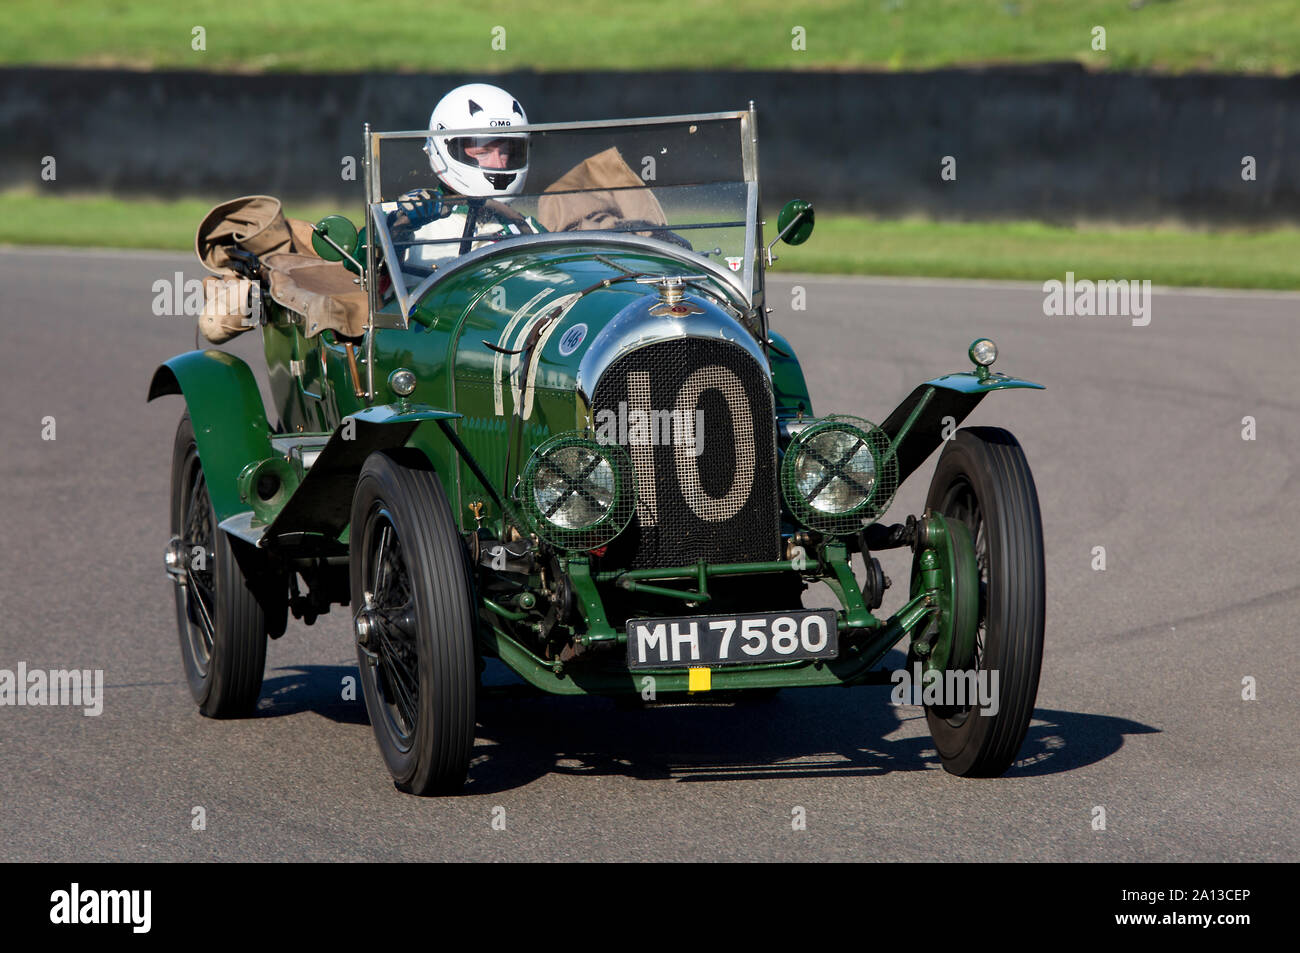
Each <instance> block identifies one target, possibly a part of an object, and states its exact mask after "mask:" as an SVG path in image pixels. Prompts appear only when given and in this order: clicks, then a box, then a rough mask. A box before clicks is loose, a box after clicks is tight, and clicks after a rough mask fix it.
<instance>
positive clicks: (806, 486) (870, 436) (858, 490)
mask: <svg viewBox="0 0 1300 953" xmlns="http://www.w3.org/2000/svg"><path fill="white" fill-rule="evenodd" d="M897 486H898V464H897V462H896V460H895V459H894V457H893V455H892V454H890V453H889V438H888V437H887V436H886V435H885V434H884V432H883V431H882V430H880V428H879V427H876V426H875V425H874V424H871V423H868V422H867V421H865V420H863V421H858V420H855V419H854V418H846V417H827V418H824V419H822V420H819V421H817V422H816V423H814V424H812V425H811V426H809V427H807V428H805V429H804V430H802V431H801V432H800V433H799V434H797V435H796V436H795V437H794V438H793V439H792V440H791V441H790V444H789V446H788V447H787V448H786V452H785V459H784V460H783V461H782V464H781V489H782V492H783V494H784V496H785V501H786V506H787V507H788V508H789V510H790V512H791V514H792V515H793V516H794V517H795V519H797V520H798V521H799V522H800V523H802V524H804V525H805V526H807V527H809V528H810V529H816V530H820V531H822V532H827V533H830V534H832V535H836V534H843V533H849V532H853V531H855V530H857V529H859V528H860V527H862V526H863V525H864V524H865V523H868V522H871V521H872V520H874V519H875V518H876V517H877V516H879V515H880V513H882V512H883V511H884V509H885V507H886V506H888V505H889V501H890V499H891V498H892V497H893V495H894V490H895V489H897Z"/></svg>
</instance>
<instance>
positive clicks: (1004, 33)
mask: <svg viewBox="0 0 1300 953" xmlns="http://www.w3.org/2000/svg"><path fill="white" fill-rule="evenodd" d="M1097 26H1100V27H1103V28H1104V29H1105V30H1106V50H1105V51H1104V52H1101V51H1095V50H1094V49H1093V32H1092V31H1093V28H1094V27H1097ZM196 27H202V28H203V30H204V33H203V46H204V48H203V49H201V50H196V49H194V46H195V45H197V40H196V39H195V35H194V30H195V28H196ZM796 27H802V28H803V29H804V31H805V34H804V47H805V48H804V49H802V50H798V49H795V48H794V46H795V36H794V30H795V28H796ZM502 30H504V34H502V32H501V31H502ZM494 31H495V32H494ZM494 44H495V45H494ZM502 45H504V49H501V48H499V47H501V46H502ZM1049 60H1077V61H1080V62H1083V63H1086V64H1087V65H1089V66H1091V67H1095V68H1098V69H1113V68H1123V69H1132V68H1156V69H1165V70H1172V71H1185V70H1194V69H1208V70H1221V71H1246V72H1291V71H1295V70H1296V69H1297V68H1300V65H1298V64H1300V16H1297V15H1296V5H1295V0H745V2H742V3H737V2H735V0H692V2H691V3H663V2H659V0H655V2H650V0H628V2H623V3H619V4H616V5H612V6H611V5H609V4H606V3H601V2H596V0H544V2H543V0H498V2H496V3H492V4H471V3H443V4H430V3H429V2H428V0H386V2H384V3H357V2H356V0H309V2H302V0H262V2H259V3H257V4H252V5H247V6H246V7H239V6H231V4H229V3H228V2H226V0H188V2H182V3H170V2H165V0H148V2H142V0H57V2H54V3H51V2H50V0H6V3H5V5H4V30H3V31H2V32H0V63H3V64H11V65H12V64H50V65H54V64H63V65H67V64H81V65H95V66H130V67H139V68H153V67H165V68H169V69H199V70H237V71H248V70H252V71H280V70H283V71H326V72H338V71H341V72H351V71H361V70H399V71H413V72H441V71H449V72H474V73H483V72H487V73H496V72H505V71H509V70H516V69H530V68H532V69H542V70H569V69H656V70H658V69H682V68H688V69H689V68H697V69H698V68H748V69H852V68H864V67H865V68H877V69H931V68H935V67H942V66H952V65H961V64H971V63H1036V62H1044V61H1049Z"/></svg>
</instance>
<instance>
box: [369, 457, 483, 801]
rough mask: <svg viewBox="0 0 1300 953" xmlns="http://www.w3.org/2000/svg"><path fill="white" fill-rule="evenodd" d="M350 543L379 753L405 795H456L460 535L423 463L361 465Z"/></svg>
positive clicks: (461, 718)
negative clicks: (454, 793)
mask: <svg viewBox="0 0 1300 953" xmlns="http://www.w3.org/2000/svg"><path fill="white" fill-rule="evenodd" d="M351 533H352V551H351V581H352V600H353V604H354V605H356V606H358V607H359V609H358V613H357V617H356V628H357V653H358V656H357V658H358V664H359V668H360V671H361V685H362V691H363V693H364V695H365V700H366V710H367V711H368V712H369V714H370V723H371V726H372V728H373V729H374V733H375V740H376V741H377V742H378V744H379V749H380V753H381V754H382V755H383V758H384V761H385V763H386V764H387V767H388V769H389V772H390V773H391V774H392V777H393V780H394V782H395V783H396V785H397V786H398V788H400V789H401V790H403V791H408V792H411V793H413V794H444V793H452V792H455V791H458V790H460V788H461V787H462V786H463V785H464V783H465V778H466V775H467V773H468V770H469V760H470V755H471V753H472V750H473V746H474V721H475V694H476V688H477V681H478V674H477V666H476V662H477V653H476V649H475V645H474V622H475V613H474V603H473V589H472V584H471V577H470V569H469V563H468V557H467V554H466V551H465V544H464V542H463V540H462V537H461V531H460V528H459V527H458V526H457V525H456V522H455V519H454V517H453V516H452V513H451V507H450V505H449V504H448V503H447V497H446V494H445V493H444V491H443V489H442V484H441V483H439V481H438V478H437V475H436V474H435V473H434V472H433V471H432V470H431V469H430V468H429V465H428V461H427V460H426V459H425V458H424V457H423V456H422V455H419V454H418V452H417V451H395V452H387V453H385V452H381V453H375V454H372V455H371V456H370V458H369V459H367V460H366V463H365V465H364V466H363V467H362V470H361V474H360V476H359V477H358V480H357V486H356V490H355V492H354V495H353V500H352V514H351Z"/></svg>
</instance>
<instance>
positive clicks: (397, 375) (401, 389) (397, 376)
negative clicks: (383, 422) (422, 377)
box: [388, 367, 415, 397]
mask: <svg viewBox="0 0 1300 953" xmlns="http://www.w3.org/2000/svg"><path fill="white" fill-rule="evenodd" d="M388 386H389V387H390V388H392V391H393V393H394V394H396V395H397V396H398V397H410V396H411V395H412V394H413V393H415V374H414V372H412V371H408V370H407V369H406V368H404V367H399V368H398V369H397V370H395V371H393V373H391V374H389V375H388Z"/></svg>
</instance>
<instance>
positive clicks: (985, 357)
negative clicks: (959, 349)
mask: <svg viewBox="0 0 1300 953" xmlns="http://www.w3.org/2000/svg"><path fill="white" fill-rule="evenodd" d="M967 353H968V354H969V355H970V359H971V360H972V361H974V362H975V363H976V364H977V365H979V366H980V367H988V366H989V365H990V364H992V363H993V362H994V361H996V360H997V359H998V346H997V345H996V344H994V343H993V342H992V341H990V340H989V339H988V338H979V339H978V340H976V341H973V342H971V346H970V350H969V351H967Z"/></svg>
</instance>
